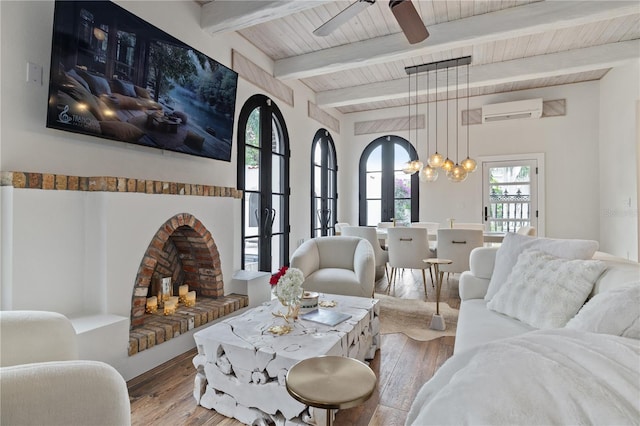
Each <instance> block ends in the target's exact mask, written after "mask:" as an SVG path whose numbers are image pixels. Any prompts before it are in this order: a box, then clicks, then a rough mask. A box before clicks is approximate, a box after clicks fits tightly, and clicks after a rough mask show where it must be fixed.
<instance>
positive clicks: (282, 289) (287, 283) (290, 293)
mask: <svg viewBox="0 0 640 426" xmlns="http://www.w3.org/2000/svg"><path fill="white" fill-rule="evenodd" d="M303 282H304V274H303V273H302V271H301V270H300V269H297V268H289V267H286V266H283V267H282V268H280V270H279V271H278V272H277V273H275V274H273V275H272V276H271V279H270V280H269V283H270V284H271V287H272V289H273V292H274V294H275V295H276V297H277V298H278V300H279V301H280V303H281V304H282V306H283V307H286V308H287V312H286V313H284V314H283V313H282V312H280V311H278V312H274V314H273V315H275V316H277V317H281V318H284V320H285V321H286V322H289V320H296V319H297V318H298V313H299V311H300V302H301V301H302V295H303V293H304V291H303V290H302V283H303Z"/></svg>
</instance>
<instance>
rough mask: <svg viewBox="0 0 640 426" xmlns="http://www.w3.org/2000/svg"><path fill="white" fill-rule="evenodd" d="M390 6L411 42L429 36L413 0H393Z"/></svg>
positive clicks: (413, 42) (417, 41) (419, 40)
mask: <svg viewBox="0 0 640 426" xmlns="http://www.w3.org/2000/svg"><path fill="white" fill-rule="evenodd" d="M389 8H390V9H391V12H392V13H393V16H395V18H396V20H397V21H398V24H399V25H400V28H402V31H403V32H404V35H405V36H406V37H407V40H409V43H410V44H416V43H420V42H421V41H423V40H426V38H427V37H429V31H427V27H425V25H424V22H422V18H420V15H419V14H418V11H417V10H416V8H415V6H414V5H413V3H411V0H391V1H390V2H389Z"/></svg>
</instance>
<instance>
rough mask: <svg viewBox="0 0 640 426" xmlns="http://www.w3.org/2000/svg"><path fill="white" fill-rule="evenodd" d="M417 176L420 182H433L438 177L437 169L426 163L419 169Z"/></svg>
mask: <svg viewBox="0 0 640 426" xmlns="http://www.w3.org/2000/svg"><path fill="white" fill-rule="evenodd" d="M419 178H420V180H421V181H422V182H435V181H436V180H437V179H438V169H434V168H433V167H431V166H430V165H428V164H427V165H426V166H424V167H423V168H422V170H420V175H419Z"/></svg>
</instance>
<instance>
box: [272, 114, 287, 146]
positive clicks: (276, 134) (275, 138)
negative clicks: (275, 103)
mask: <svg viewBox="0 0 640 426" xmlns="http://www.w3.org/2000/svg"><path fill="white" fill-rule="evenodd" d="M271 123H272V125H273V127H272V131H271V151H273V152H276V153H278V154H284V148H283V147H282V136H281V135H282V130H281V129H280V124H279V123H278V121H277V120H276V119H275V118H273V117H272V118H271Z"/></svg>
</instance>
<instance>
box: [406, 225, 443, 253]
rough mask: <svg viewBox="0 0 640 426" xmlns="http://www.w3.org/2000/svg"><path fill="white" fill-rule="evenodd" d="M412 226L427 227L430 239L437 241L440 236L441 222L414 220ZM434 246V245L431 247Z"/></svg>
mask: <svg viewBox="0 0 640 426" xmlns="http://www.w3.org/2000/svg"><path fill="white" fill-rule="evenodd" d="M411 227H412V228H427V230H428V231H429V239H430V240H433V241H435V240H436V239H437V238H438V229H440V223H439V222H412V223H411ZM431 248H434V247H431Z"/></svg>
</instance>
